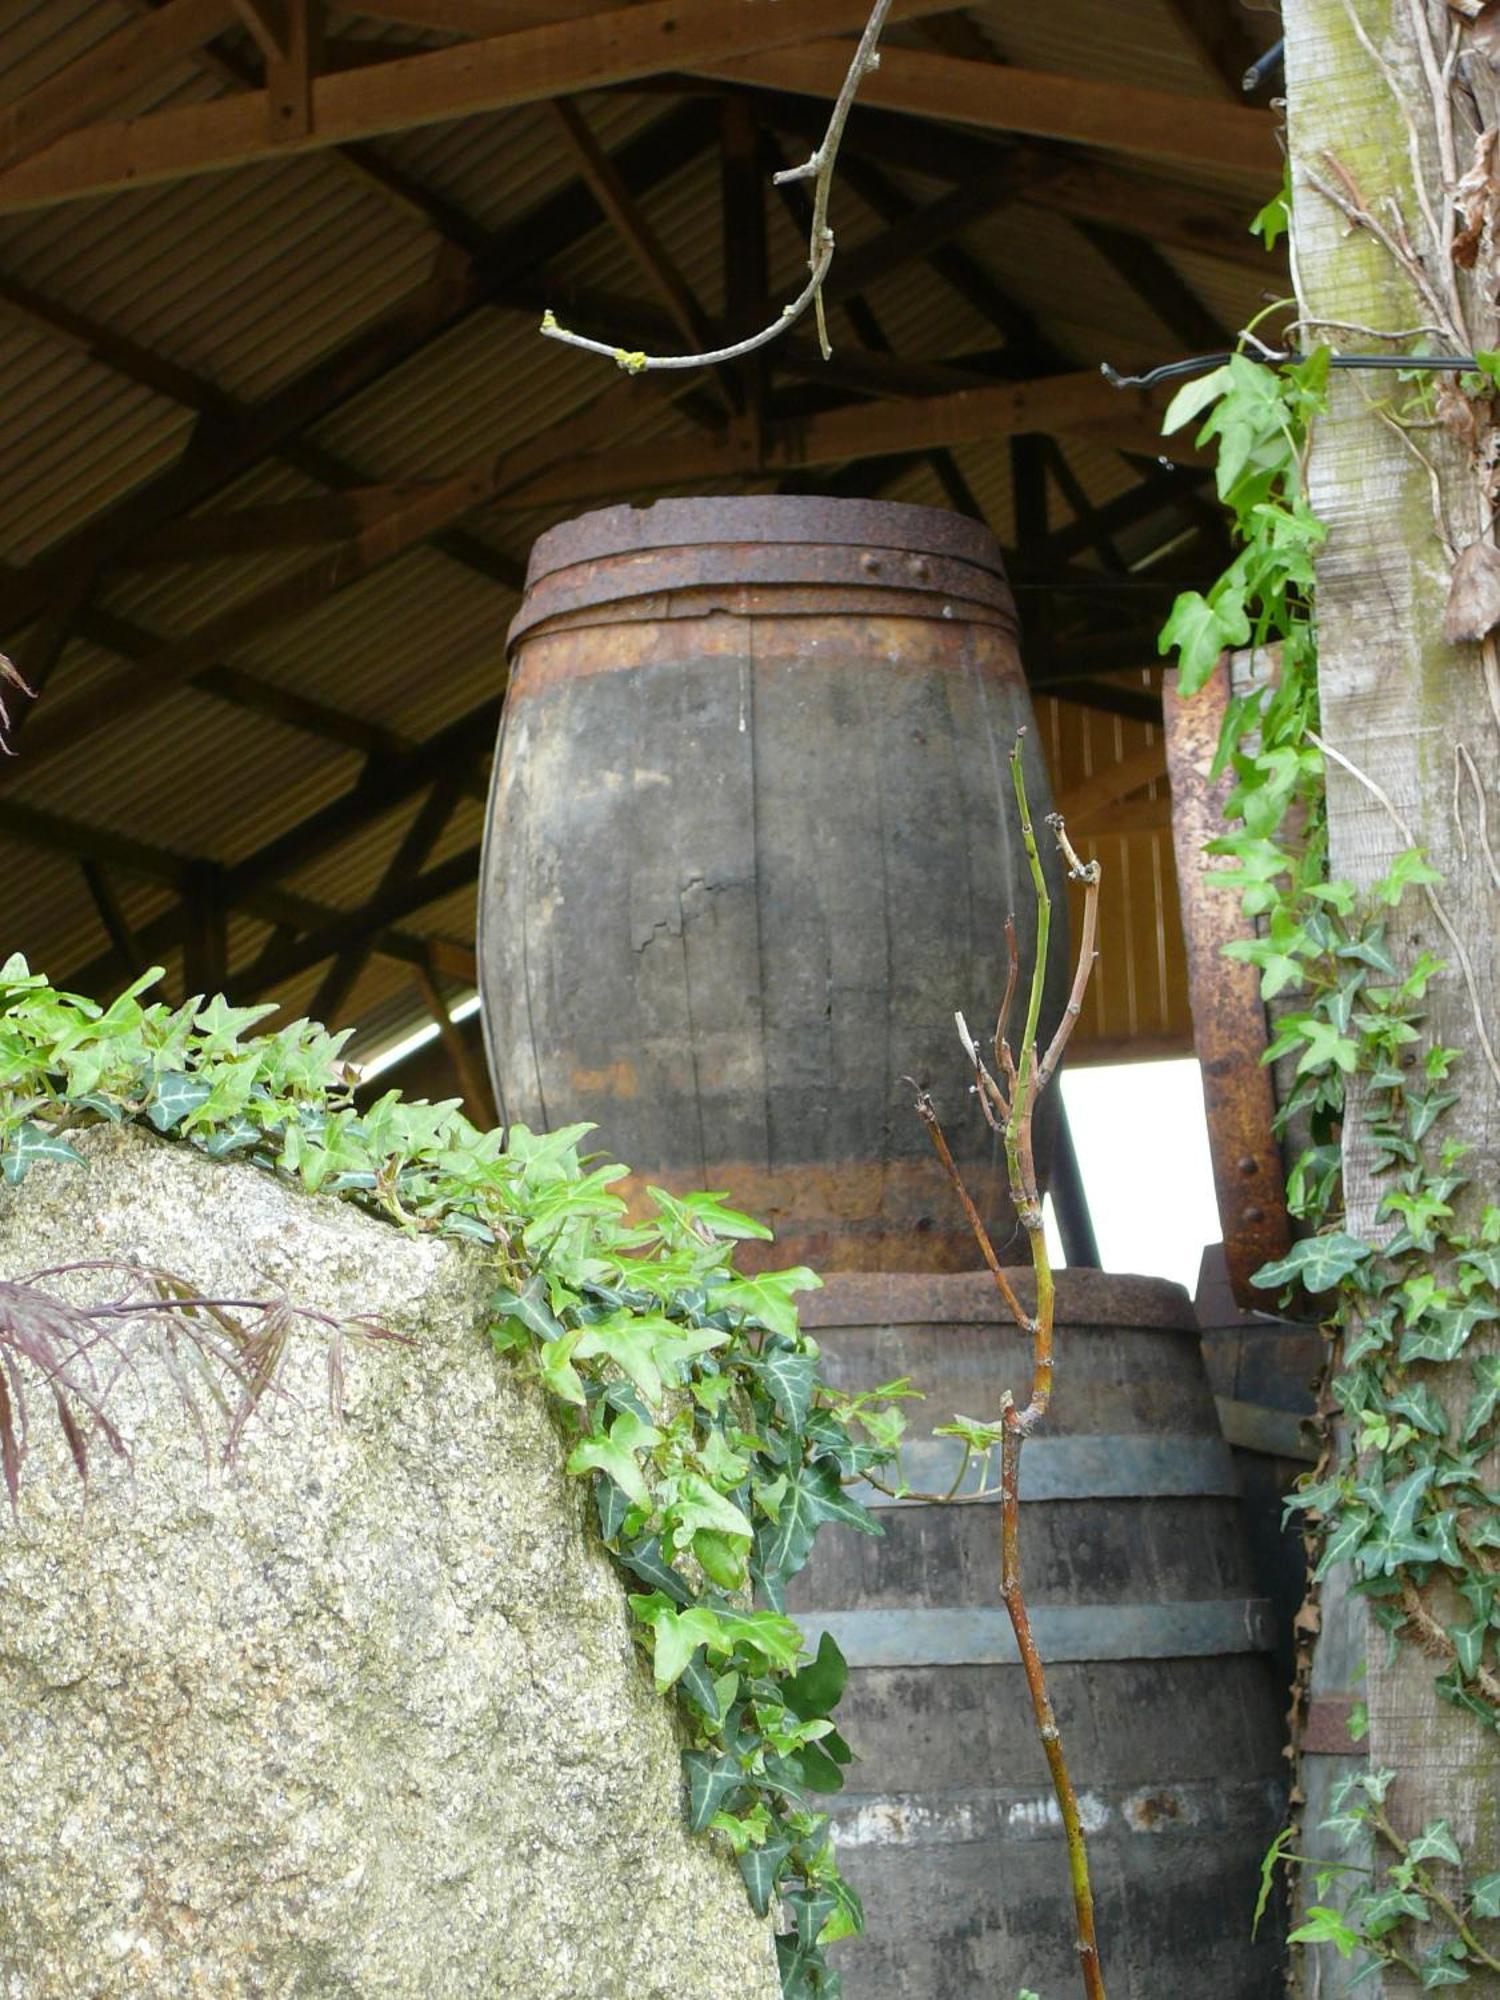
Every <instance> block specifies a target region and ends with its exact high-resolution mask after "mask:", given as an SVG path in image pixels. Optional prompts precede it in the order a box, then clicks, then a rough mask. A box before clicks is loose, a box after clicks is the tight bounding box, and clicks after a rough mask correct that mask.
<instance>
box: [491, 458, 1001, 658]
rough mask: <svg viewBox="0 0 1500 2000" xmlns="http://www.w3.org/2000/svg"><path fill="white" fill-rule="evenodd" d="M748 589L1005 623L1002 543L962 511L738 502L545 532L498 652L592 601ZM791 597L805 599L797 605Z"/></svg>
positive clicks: (807, 501)
mask: <svg viewBox="0 0 1500 2000" xmlns="http://www.w3.org/2000/svg"><path fill="white" fill-rule="evenodd" d="M747 585H748V586H750V587H752V588H758V589H759V590H761V591H762V592H763V593H764V594H765V595H764V603H763V609H764V610H765V611H766V612H767V613H770V612H773V611H776V610H780V611H781V612H782V613H783V614H787V613H790V614H793V615H795V614H796V612H797V611H798V610H799V609H806V610H810V611H815V610H816V609H817V608H818V604H817V599H818V596H819V594H820V593H825V594H826V592H827V591H829V590H830V589H842V590H845V591H847V590H848V589H849V588H850V587H854V588H856V589H857V590H858V591H859V592H860V593H861V596H863V595H864V593H866V592H868V593H869V598H870V603H869V609H870V611H871V612H878V610H879V609H880V604H881V599H882V596H883V595H885V594H886V593H890V594H891V595H892V598H893V599H894V597H895V596H897V595H899V597H900V598H901V600H902V606H901V610H902V614H903V615H906V616H911V615H913V611H914V609H916V608H917V607H920V608H921V609H920V611H918V615H921V612H922V611H925V613H926V615H929V616H932V617H935V618H941V617H945V616H946V617H947V618H950V619H963V620H973V619H978V620H980V621H982V622H986V623H999V624H1004V625H1007V626H1008V627H1010V628H1011V629H1012V630H1014V629H1015V624H1016V612H1015V603H1014V600H1013V599H1012V597H1011V593H1010V587H1009V585H1008V583H1007V582H1006V578H1005V565H1004V561H1003V558H1002V557H1001V553H1000V545H999V543H998V542H997V541H996V540H995V538H994V536H993V535H992V534H991V533H990V531H989V529H988V528H987V527H985V526H984V525H983V524H982V523H981V522H978V521H973V520H970V519H969V518H968V516H967V515H963V514H955V513H953V512H951V511H950V510H949V509H947V508H942V507H917V506H911V505H908V504H906V503H904V502H897V501H884V500H844V499H831V498H827V497H822V496H817V495H804V494H769V495H760V496H754V497H744V496H738V495H737V496H732V497H727V498H712V499H697V500H659V501H657V502H656V503H655V504H654V505H653V506H650V507H631V506H628V505H622V506H616V507H603V508H599V509H598V510H596V511H595V512H593V513H591V514H584V515H582V516H580V517H579V518H578V519H577V520H573V521H564V522H562V523H560V524H559V525H558V526H557V527H555V528H550V529H549V530H548V531H547V533H546V534H544V535H542V536H541V537H540V538H539V539H538V540H537V542H536V543H535V544H534V545H533V548H532V551H531V558H530V561H529V562H528V564H527V568H526V595H525V598H524V600H523V602H522V605H521V609H520V611H519V612H518V613H517V615H516V618H515V620H514V622H513V623H512V625H511V628H510V633H509V636H508V644H509V646H510V647H511V648H514V647H515V645H516V644H517V642H518V641H519V640H520V639H522V638H523V637H524V636H525V635H526V634H527V633H528V632H531V631H532V630H534V629H535V628H536V627H537V626H538V625H540V624H542V623H544V622H545V621H546V620H548V619H550V618H554V617H559V616H567V615H570V614H577V613H578V612H580V611H584V610H587V609H589V608H591V607H594V606H604V605H621V606H624V605H626V604H629V603H632V602H633V603H636V604H637V605H639V604H640V602H641V600H648V601H649V600H652V599H658V598H659V599H663V600H665V599H667V598H669V597H670V596H671V594H672V593H675V592H681V591H701V590H703V589H704V588H705V587H707V588H709V589H713V588H716V587H736V588H738V589H739V590H740V591H741V592H743V590H744V588H745V587H746V586H747ZM798 592H803V593H808V602H807V603H806V604H805V605H801V604H799V602H798V598H797V595H796V594H797V593H798ZM929 606H930V609H928V607H929ZM893 608H894V607H893ZM637 615H639V614H637Z"/></svg>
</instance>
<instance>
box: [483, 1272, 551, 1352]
mask: <svg viewBox="0 0 1500 2000" xmlns="http://www.w3.org/2000/svg"><path fill="white" fill-rule="evenodd" d="M491 1307H492V1310H493V1311H494V1312H495V1313H497V1314H500V1315H503V1316H504V1317H505V1318H506V1319H518V1320H519V1321H520V1322H521V1324H522V1326H524V1327H525V1328H526V1331H527V1332H528V1333H532V1334H535V1336H536V1338H537V1339H538V1340H542V1341H547V1340H560V1339H561V1338H562V1334H563V1326H562V1322H561V1321H560V1320H559V1319H558V1318H557V1315H556V1314H555V1313H554V1312H553V1310H552V1308H551V1306H550V1305H548V1303H547V1281H546V1279H545V1278H544V1277H542V1276H541V1274H540V1273H538V1274H537V1276H536V1277H534V1278H528V1279H527V1280H526V1283H525V1284H524V1285H523V1286H522V1287H521V1289H520V1291H518V1292H517V1291H514V1290H512V1288H511V1287H510V1286H509V1285H498V1286H496V1288H495V1295H494V1298H493V1299H492V1300H491Z"/></svg>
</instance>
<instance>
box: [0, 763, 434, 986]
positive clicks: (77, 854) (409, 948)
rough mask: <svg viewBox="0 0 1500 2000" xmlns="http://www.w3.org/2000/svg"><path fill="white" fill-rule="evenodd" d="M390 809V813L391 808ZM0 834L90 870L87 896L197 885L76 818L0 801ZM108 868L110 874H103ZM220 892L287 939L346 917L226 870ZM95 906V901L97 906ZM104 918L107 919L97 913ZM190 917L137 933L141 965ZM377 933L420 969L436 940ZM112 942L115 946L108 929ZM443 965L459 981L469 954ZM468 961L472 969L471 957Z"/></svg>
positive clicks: (95, 970) (186, 866) (153, 855)
mask: <svg viewBox="0 0 1500 2000" xmlns="http://www.w3.org/2000/svg"><path fill="white" fill-rule="evenodd" d="M387 809H388V808H387ZM0 834H3V835H4V837H5V838H6V839H7V840H12V841H15V842H17V843H18V844H19V845H20V846H23V847H31V848H37V849H40V850H42V851H44V852H46V853H49V854H61V855H66V856H69V857H70V858H71V859H73V860H76V861H77V862H79V863H80V865H81V866H83V867H84V869H85V877H86V879H87V880H88V881H89V887H90V893H91V894H92V893H93V890H94V883H95V882H96V881H102V882H105V883H108V882H109V881H110V880H111V879H112V877H113V876H114V875H115V874H116V873H119V874H126V875H135V876H139V877H141V878H143V879H144V880H146V881H149V882H155V883H158V884H160V885H161V886H162V887H164V888H168V889H171V890H173V891H175V892H176V894H177V895H179V896H180V897H182V898H184V899H186V897H187V896H188V894H189V892H190V889H191V886H192V879H193V878H192V873H191V864H190V862H189V861H188V860H187V859H186V858H185V857H184V856H182V855H180V854H174V853H172V852H171V851H170V850H169V849H167V848H163V847H157V846H154V845H152V844H151V843H150V842H149V841H143V840H136V839H132V838H130V837H129V836H127V835H122V834H121V833H119V832H118V830H117V829H115V828H105V827H96V826H90V825H87V824H85V823H84V822H82V821H79V820H75V819H71V818H68V817H66V816H65V815H63V814H60V813H57V812H52V811H49V810H46V809H44V808H42V807H38V806H31V805H24V806H23V805H16V804H13V803H11V802H10V801H9V800H4V801H0ZM106 870H107V871H108V872H107V873H105V871H106ZM222 881H223V890H224V895H225V898H226V903H227V905H228V906H229V907H233V908H239V909H243V910H245V911H246V912H247V913H248V914H250V915H251V916H254V917H258V918H260V919H262V920H263V921H264V922H266V923H270V924H274V925H276V926H278V927H280V928H281V929H283V930H284V931H285V932H287V933H288V935H289V936H292V937H295V936H296V935H298V934H301V933H311V932H312V931H314V930H317V929H318V928H319V927H321V926H326V925H328V924H331V923H333V922H335V921H337V920H338V918H339V917H340V916H341V914H342V913H341V912H340V911H337V910H334V909H331V908H330V907H329V906H328V905H327V904H326V903H320V902H318V901H316V900H315V899H314V898H312V897H310V896H304V895H301V894H299V893H296V892H294V891H292V890H289V889H284V888H280V887H277V886H275V885H274V884H272V883H270V882H265V883H261V884H259V885H255V886H249V887H245V886H242V885H241V884H240V883H239V881H238V879H237V878H236V877H235V876H234V875H233V874H232V873H231V872H230V871H227V870H226V871H225V872H224V875H223V878H222ZM96 907H98V904H97V902H96ZM100 915H101V920H102V921H106V922H112V921H113V920H112V919H108V920H106V919H104V914H103V910H102V908H101V910H100ZM187 924H188V916H187V909H186V901H185V900H184V901H183V902H182V903H179V904H178V905H176V906H175V907H174V908H173V909H172V910H169V911H166V912H164V913H163V915H162V916H160V917H157V918H154V919H153V920H152V921H151V922H150V923H148V924H146V925H144V926H142V928H141V929H140V930H139V931H138V932H133V933H132V935H133V940H134V948H135V952H136V955H137V962H138V964H139V965H146V964H149V963H150V962H151V961H152V960H153V959H154V958H160V957H161V956H162V955H163V954H164V953H166V952H168V951H171V950H174V949H176V948H177V947H178V946H180V945H181V944H182V942H183V939H184V937H185V936H186V931H187ZM372 935H374V943H373V945H372V949H377V950H379V951H381V952H382V953H383V954H384V955H386V956H388V957H391V958H398V959H401V960H404V961H405V962H406V963H407V964H411V965H417V964H421V963H423V962H424V960H425V959H426V957H427V955H428V949H429V945H430V944H431V943H432V942H434V941H432V940H429V939H427V938H423V937H417V936H414V935H412V934H411V933H410V932H407V931H404V930H402V929H400V928H399V927H395V926H390V927H387V928H386V929H385V930H383V931H381V932H379V933H378V934H372ZM111 938H112V943H113V942H114V938H113V932H111ZM438 949H439V950H440V951H441V952H442V953H443V957H444V963H445V968H446V969H447V970H450V971H453V972H454V973H455V974H456V975H457V976H459V977H462V976H463V974H464V970H465V962H466V961H465V955H464V953H463V952H462V950H461V949H459V950H458V952H457V956H453V955H452V951H453V948H451V947H450V948H447V949H444V947H443V946H442V945H441V944H440V943H439V945H438ZM467 963H468V965H469V966H470V967H472V954H469V955H468V959H467ZM118 970H119V967H118V964H117V963H116V962H115V960H114V952H113V950H112V951H111V952H110V953H106V954H104V955H103V956H102V957H96V958H94V959H91V960H90V961H89V962H88V964H87V965H86V966H85V967H84V968H82V970H81V972H80V974H79V979H80V980H81V981H82V982H83V983H81V984H78V986H77V990H78V991H81V992H93V991H94V990H95V989H96V988H97V987H99V986H100V985H102V984H103V982H104V981H106V980H108V979H109V978H111V977H112V976H113V975H114V974H115V973H116V972H118Z"/></svg>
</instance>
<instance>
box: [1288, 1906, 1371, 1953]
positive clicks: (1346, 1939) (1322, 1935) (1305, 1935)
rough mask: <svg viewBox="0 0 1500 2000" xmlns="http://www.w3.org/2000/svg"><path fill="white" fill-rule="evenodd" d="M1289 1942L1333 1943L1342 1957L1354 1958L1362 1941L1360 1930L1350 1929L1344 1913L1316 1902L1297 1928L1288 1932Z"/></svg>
mask: <svg viewBox="0 0 1500 2000" xmlns="http://www.w3.org/2000/svg"><path fill="white" fill-rule="evenodd" d="M1287 1941H1288V1943H1289V1944H1331V1945H1332V1946H1333V1948H1334V1950H1335V1951H1336V1952H1337V1953H1338V1955H1339V1957H1340V1958H1352V1957H1353V1956H1354V1953H1355V1952H1356V1951H1357V1950H1358V1948H1359V1945H1360V1943H1361V1939H1360V1937H1359V1934H1358V1932H1356V1931H1353V1930H1351V1929H1350V1927H1349V1924H1348V1921H1347V1920H1346V1919H1345V1917H1344V1916H1343V1914H1342V1913H1341V1912H1340V1911H1338V1910H1334V1909H1330V1908H1328V1906H1327V1905H1326V1904H1322V1903H1314V1904H1313V1905H1312V1907H1311V1908H1310V1909H1309V1910H1308V1913H1307V1916H1306V1917H1305V1919H1304V1920H1303V1922H1302V1923H1300V1924H1299V1925H1298V1926H1297V1928H1296V1930H1294V1931H1291V1932H1289V1933H1288V1936H1287Z"/></svg>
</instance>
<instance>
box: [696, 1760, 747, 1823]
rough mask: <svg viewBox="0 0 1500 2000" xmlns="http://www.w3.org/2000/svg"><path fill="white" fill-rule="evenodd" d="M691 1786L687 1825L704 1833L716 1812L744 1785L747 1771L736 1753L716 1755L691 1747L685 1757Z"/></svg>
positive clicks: (727, 1803)
mask: <svg viewBox="0 0 1500 2000" xmlns="http://www.w3.org/2000/svg"><path fill="white" fill-rule="evenodd" d="M682 1766H683V1770H684V1772H685V1773H686V1776H687V1786H688V1825H689V1826H690V1827H691V1828H692V1830H693V1832H694V1833H702V1831H703V1829H704V1827H706V1826H707V1825H708V1823H709V1821H710V1820H711V1819H712V1818H713V1816H714V1814H715V1813H716V1812H718V1811H719V1810H720V1809H721V1808H723V1807H726V1806H728V1805H729V1804H730V1802H731V1801H732V1800H733V1799H734V1797H735V1795H736V1794H737V1793H738V1792H739V1791H740V1790H741V1789H742V1788H743V1786H744V1782H745V1774H744V1772H743V1771H742V1770H741V1769H740V1767H739V1765H738V1763H737V1762H736V1761H735V1759H734V1758H733V1757H716V1756H715V1755H714V1754H713V1752H712V1751H711V1750H688V1751H686V1752H685V1753H684V1755H683V1759H682Z"/></svg>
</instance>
